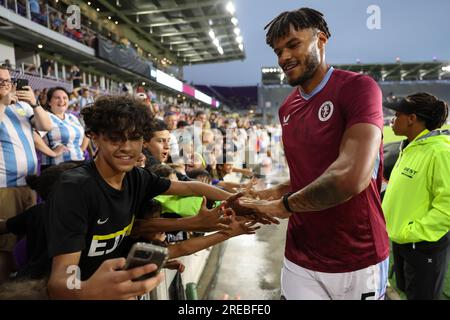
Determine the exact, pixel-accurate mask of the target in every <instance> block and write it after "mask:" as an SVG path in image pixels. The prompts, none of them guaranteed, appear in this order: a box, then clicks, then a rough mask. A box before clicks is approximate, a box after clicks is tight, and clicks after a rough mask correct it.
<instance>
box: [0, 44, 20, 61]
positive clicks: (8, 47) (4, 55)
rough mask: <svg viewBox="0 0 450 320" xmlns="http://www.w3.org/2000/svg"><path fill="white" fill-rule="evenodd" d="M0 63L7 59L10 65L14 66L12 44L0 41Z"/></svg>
mask: <svg viewBox="0 0 450 320" xmlns="http://www.w3.org/2000/svg"><path fill="white" fill-rule="evenodd" d="M0 52H1V53H0V63H3V62H4V61H5V60H6V59H9V62H11V64H12V65H15V64H16V55H15V54H14V44H13V43H12V42H9V41H7V40H4V39H0Z"/></svg>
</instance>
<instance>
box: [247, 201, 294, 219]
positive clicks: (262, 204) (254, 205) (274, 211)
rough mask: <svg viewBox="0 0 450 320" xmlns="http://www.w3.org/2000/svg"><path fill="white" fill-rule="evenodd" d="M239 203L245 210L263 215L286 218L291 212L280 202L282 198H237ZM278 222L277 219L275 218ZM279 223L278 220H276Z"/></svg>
mask: <svg viewBox="0 0 450 320" xmlns="http://www.w3.org/2000/svg"><path fill="white" fill-rule="evenodd" d="M238 202H239V205H240V206H242V207H244V208H245V210H253V211H254V212H258V214H260V215H263V216H269V217H271V218H272V219H273V218H279V219H287V218H289V217H290V216H291V215H292V213H290V212H289V211H287V210H286V209H285V207H284V205H283V203H282V200H281V199H279V200H255V199H248V198H242V199H239V200H238ZM277 222H278V220H277ZM278 223H279V222H278Z"/></svg>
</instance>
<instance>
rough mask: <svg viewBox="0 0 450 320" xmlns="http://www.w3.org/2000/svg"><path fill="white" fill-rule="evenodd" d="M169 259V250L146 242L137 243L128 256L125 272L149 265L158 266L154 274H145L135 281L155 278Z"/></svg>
mask: <svg viewBox="0 0 450 320" xmlns="http://www.w3.org/2000/svg"><path fill="white" fill-rule="evenodd" d="M168 258H169V250H168V249H167V248H166V247H162V246H157V245H154V244H151V243H146V242H137V243H135V244H133V246H132V247H131V250H130V252H129V253H128V256H127V261H126V263H125V270H128V269H132V268H136V267H140V266H143V265H146V264H149V263H153V264H156V265H157V267H158V268H157V269H156V270H155V271H153V272H150V273H148V274H145V275H143V276H141V277H139V278H137V279H134V280H133V281H141V280H145V279H148V278H151V277H154V276H155V275H157V274H158V273H159V271H160V270H161V269H162V267H163V266H164V265H165V264H166V262H167V259H168Z"/></svg>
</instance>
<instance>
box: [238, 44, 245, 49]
mask: <svg viewBox="0 0 450 320" xmlns="http://www.w3.org/2000/svg"><path fill="white" fill-rule="evenodd" d="M239 49H241V51H244V45H243V44H242V43H240V44H239Z"/></svg>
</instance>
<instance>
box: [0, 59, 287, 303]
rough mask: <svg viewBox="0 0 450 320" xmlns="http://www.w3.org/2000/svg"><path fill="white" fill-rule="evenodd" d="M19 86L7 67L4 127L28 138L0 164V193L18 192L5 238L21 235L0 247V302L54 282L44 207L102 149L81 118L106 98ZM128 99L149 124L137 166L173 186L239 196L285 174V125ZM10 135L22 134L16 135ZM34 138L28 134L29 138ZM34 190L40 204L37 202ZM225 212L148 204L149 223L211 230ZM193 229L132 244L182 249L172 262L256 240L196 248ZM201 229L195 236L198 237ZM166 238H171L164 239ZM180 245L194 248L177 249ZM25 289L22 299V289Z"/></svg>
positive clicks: (0, 229)
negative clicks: (66, 177)
mask: <svg viewBox="0 0 450 320" xmlns="http://www.w3.org/2000/svg"><path fill="white" fill-rule="evenodd" d="M71 74H72V76H73V78H72V80H73V81H79V79H77V77H76V75H77V69H76V68H73V70H72V72H71ZM13 83H14V79H11V78H10V76H9V72H8V69H7V68H5V67H1V68H0V89H1V90H0V91H1V92H0V96H1V97H2V101H1V103H2V104H3V105H4V106H5V108H6V111H5V115H4V116H6V117H8V119H9V118H10V119H15V117H19V118H20V121H22V127H21V130H23V132H21V133H19V134H17V135H15V136H16V139H17V140H18V141H11V140H8V139H6V138H5V137H6V135H2V137H1V145H2V148H3V149H5V150H6V152H5V150H3V151H4V154H6V153H7V152H8V151H11V150H13V149H14V151H13V152H15V153H16V155H15V156H16V158H15V159H16V160H17V161H16V162H15V163H14V164H12V163H11V159H12V158H11V157H4V158H0V191H2V192H3V191H5V192H6V191H8V192H9V191H11V192H12V193H8V195H3V194H2V193H0V197H3V196H7V197H8V199H7V200H6V201H4V198H2V199H1V201H0V209H1V210H0V212H1V214H2V216H0V234H8V235H11V234H14V235H16V236H18V237H17V238H14V237H10V238H9V240H8V246H7V247H2V248H0V252H2V253H3V256H2V257H0V258H1V259H0V271H1V272H2V274H1V277H0V283H1V282H7V283H8V284H7V287H8V288H10V289H8V290H9V291H8V292H5V294H4V296H3V297H9V295H10V294H12V295H14V293H12V292H14V286H12V287H11V284H10V282H11V281H19V282H20V280H22V279H26V281H28V280H29V279H42V278H44V279H45V277H47V276H48V272H49V270H50V269H51V268H50V266H51V264H50V260H49V259H48V255H47V252H46V250H47V240H46V235H45V231H44V228H43V222H42V215H44V214H45V213H44V211H45V210H44V207H43V206H42V203H44V201H45V200H46V199H47V198H48V197H49V196H51V194H52V192H53V190H52V186H53V184H54V183H55V181H57V178H58V177H59V175H61V173H62V172H63V171H65V170H70V169H71V168H73V167H77V166H79V165H80V164H83V163H86V162H89V161H91V160H92V159H95V157H96V155H97V152H98V149H97V146H96V144H95V143H93V141H92V140H91V139H90V138H91V136H90V135H89V133H87V132H86V127H85V123H84V119H83V114H86V112H83V110H85V109H89V108H91V106H92V104H93V103H94V102H95V101H96V100H98V99H104V98H105V97H104V94H103V93H100V92H92V90H89V89H87V88H82V87H80V86H79V87H77V88H75V90H74V91H73V92H67V91H66V90H65V89H64V88H62V87H54V88H48V89H44V90H34V91H33V90H32V88H31V87H28V88H26V91H24V92H22V91H16V92H14V90H15V89H14V85H13ZM8 90H9V91H8ZM127 95H128V96H134V98H135V99H137V100H138V101H141V102H142V103H143V104H144V105H145V106H146V108H147V111H148V112H149V113H150V114H151V115H152V118H153V120H152V121H151V125H150V126H151V130H150V133H149V134H146V135H144V137H143V138H144V143H143V149H142V153H141V156H140V158H139V160H138V161H137V163H136V166H137V167H143V168H146V169H147V170H149V171H151V172H153V173H154V174H156V175H158V176H160V177H165V178H168V179H170V180H172V181H188V182H190V181H200V182H203V183H206V184H208V185H211V186H215V187H217V188H219V189H221V190H224V191H227V192H229V193H236V192H239V191H242V190H245V189H248V188H250V187H253V186H254V185H255V184H257V183H258V178H261V177H262V176H264V175H265V174H269V173H273V171H274V169H275V168H277V167H278V166H281V165H282V163H281V160H280V159H282V156H281V148H280V135H281V129H280V127H279V126H268V127H265V126H262V125H260V124H256V123H254V122H253V121H252V120H251V119H250V118H247V117H237V116H235V117H230V116H228V115H226V114H224V113H222V112H220V111H211V110H210V109H207V108H206V109H202V108H195V109H194V108H192V107H189V106H187V104H183V105H177V104H169V103H168V104H166V105H165V104H156V103H152V102H151V97H150V96H149V94H148V93H147V92H146V91H145V89H144V88H137V90H136V91H135V92H133V93H131V92H128V93H127ZM6 97H9V98H6ZM5 99H9V100H8V101H6V100H5ZM30 106H31V107H30ZM44 109H45V110H44ZM33 115H34V116H33ZM10 119H9V120H10ZM30 119H32V120H30ZM11 121H12V120H11ZM7 130H10V131H13V130H18V129H17V127H14V126H12V127H11V128H9V129H8V128H7ZM28 130H30V131H29V132H32V135H31V136H30V135H29V133H27V132H28ZM4 138H5V139H6V140H8V141H6V140H5V139H4ZM11 143H12V144H15V145H16V146H15V147H14V148H12V147H11V148H9V147H8V144H11ZM17 146H22V147H21V148H23V150H17ZM8 148H9V149H8ZM20 158H23V160H20ZM49 177H51V178H49ZM3 178H5V179H3ZM25 189H26V190H27V191H29V193H28V194H29V196H28V198H29V199H27V201H22V200H23V199H22V198H23V197H24V193H23V190H25ZM17 190H20V191H17ZM32 190H35V191H36V192H37V194H38V196H39V199H38V201H37V202H36V200H35V193H34V191H32ZM14 197H16V198H17V199H16V200H17V202H23V205H18V206H15V207H14V208H8V210H9V211H8V210H5V208H4V207H11V203H12V202H14V201H13V198H14ZM5 199H6V198H5ZM36 203H38V204H36ZM219 203H220V202H215V201H208V202H207V203H206V202H204V200H203V199H202V197H198V196H193V197H180V196H159V197H155V198H154V200H152V202H151V203H150V208H148V211H147V212H148V214H147V217H150V218H152V217H160V216H161V217H165V219H168V218H169V219H170V218H174V217H178V218H180V217H185V218H189V217H191V218H192V217H193V216H195V217H196V216H198V218H197V219H203V220H201V221H202V222H201V223H208V219H205V210H216V211H217V210H218V209H213V208H214V207H216V206H217V205H219ZM30 208H31V209H30ZM206 208H208V209H206ZM219 216H220V214H219ZM189 221H190V220H189ZM209 223H210V222H209ZM236 223H237V222H236ZM197 225H198V223H197ZM189 226H190V225H189V224H188V225H186V226H184V228H179V225H177V227H178V228H169V229H167V228H166V229H164V228H163V229H162V230H156V231H155V232H154V233H152V234H150V235H149V234H142V232H141V231H142V230H141V229H139V228H137V229H136V235H135V237H137V238H144V239H147V240H148V239H150V238H151V239H150V240H155V241H164V242H168V243H177V245H178V246H174V247H172V249H171V251H170V257H171V258H176V257H179V256H182V255H186V254H190V253H192V252H195V251H197V250H200V249H203V248H206V247H208V246H210V245H212V244H215V243H218V242H220V241H223V240H226V239H228V238H229V237H230V236H237V235H240V234H243V233H248V232H250V231H249V230H250V229H248V228H247V227H245V228H244V227H243V226H242V225H239V224H235V225H233V224H231V225H230V226H233V227H232V230H231V231H230V233H228V234H226V235H225V236H223V235H219V234H218V235H211V236H209V235H207V236H206V237H202V238H201V239H200V240H197V239H193V238H192V237H193V236H194V238H195V237H201V236H202V235H203V233H198V232H197V233H193V232H188V231H189V230H192V228H190V227H189ZM233 228H234V229H233ZM242 228H244V229H242ZM200 229H201V228H200ZM203 229H204V230H209V229H208V228H203ZM198 230H199V229H198V228H196V229H195V230H193V231H198ZM245 230H246V231H245ZM165 231H170V232H167V234H163V232H165ZM27 239H32V240H31V241H27ZM158 239H159V240H158ZM17 240H19V241H17ZM2 241H3V240H2ZM179 241H191V242H186V243H185V244H184V245H181V244H180V242H179ZM2 244H3V243H2ZM167 267H169V268H173V269H176V270H179V271H183V270H184V266H182V264H181V263H180V262H179V261H177V260H175V261H174V260H171V261H170V263H168V265H167ZM38 283H45V281H43V282H38ZM5 288H6V287H5ZM11 288H12V289H11ZM20 288H21V289H20V290H22V289H23V286H20ZM25 291H26V290H25ZM0 292H4V291H3V290H0ZM38 292H41V293H42V292H45V290H42V291H39V290H38ZM29 293H30V292H24V291H21V292H17V295H16V296H15V297H19V298H20V297H22V296H26V295H27V294H29ZM1 295H2V293H0V296H1Z"/></svg>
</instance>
